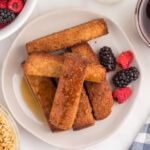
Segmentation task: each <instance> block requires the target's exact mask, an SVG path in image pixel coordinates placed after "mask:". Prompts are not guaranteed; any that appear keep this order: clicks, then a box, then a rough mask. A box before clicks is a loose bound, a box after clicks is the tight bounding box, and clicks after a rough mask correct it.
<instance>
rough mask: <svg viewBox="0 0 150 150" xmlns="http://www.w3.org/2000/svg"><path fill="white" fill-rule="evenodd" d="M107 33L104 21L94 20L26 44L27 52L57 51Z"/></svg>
mask: <svg viewBox="0 0 150 150" xmlns="http://www.w3.org/2000/svg"><path fill="white" fill-rule="evenodd" d="M107 33H108V30H107V25H106V23H105V21H104V19H96V20H93V21H90V22H87V23H84V24H81V25H79V26H75V27H72V28H70V29H66V30H64V31H60V32H58V33H54V34H51V35H47V36H45V37H42V38H39V39H36V40H34V41H31V42H29V43H27V44H26V47H27V52H28V53H32V52H41V51H45V52H52V51H57V50H60V49H64V48H67V47H71V46H73V45H76V44H79V43H82V42H85V41H88V40H91V39H94V38H96V37H99V36H102V35H105V34H107Z"/></svg>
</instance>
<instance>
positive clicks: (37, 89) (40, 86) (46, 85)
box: [22, 64, 61, 132]
mask: <svg viewBox="0 0 150 150" xmlns="http://www.w3.org/2000/svg"><path fill="white" fill-rule="evenodd" d="M22 69H23V70H24V65H23V64H22ZM25 77H26V81H27V83H28V86H29V88H30V89H31V91H32V93H33V96H34V98H35V100H36V101H37V102H38V104H39V106H40V108H41V110H42V112H43V113H44V115H45V118H46V119H47V122H48V124H49V126H50V128H51V130H52V132H58V131H61V130H60V129H58V128H56V127H55V126H53V125H52V124H51V123H50V122H49V113H50V111H51V108H52V103H53V100H54V96H55V91H56V87H55V86H54V84H53V82H52V81H51V79H50V78H48V77H39V76H30V75H26V74H25Z"/></svg>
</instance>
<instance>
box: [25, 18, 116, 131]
mask: <svg viewBox="0 0 150 150" xmlns="http://www.w3.org/2000/svg"><path fill="white" fill-rule="evenodd" d="M107 33H108V29H107V25H106V23H105V21H104V19H96V20H92V21H90V22H87V23H84V24H81V25H79V26H76V27H72V28H70V29H66V30H64V31H61V32H57V33H54V34H51V35H47V36H45V37H42V38H39V39H36V40H34V41H31V42H29V43H27V44H26V48H27V52H28V54H29V55H28V58H27V59H26V60H25V61H24V62H23V63H22V69H23V71H24V73H25V77H26V79H27V82H28V85H29V87H30V88H31V90H32V93H33V95H34V97H35V100H36V101H37V102H38V103H39V105H40V108H41V110H42V111H43V113H44V114H45V117H46V119H47V121H48V123H49V126H50V128H51V130H52V131H53V132H58V131H64V130H69V129H71V128H73V130H80V129H83V128H86V127H89V126H92V125H94V123H95V120H101V119H104V118H106V117H107V116H109V114H110V113H111V108H112V105H113V98H112V92H111V91H110V87H109V84H108V81H107V80H106V70H105V68H104V67H103V66H101V65H100V64H99V61H98V59H97V57H96V54H95V53H94V52H93V50H92V48H91V47H90V45H89V44H88V43H86V42H87V41H88V40H92V39H94V38H97V37H100V36H103V35H105V34H107ZM67 48H69V49H70V52H65V53H64V54H61V55H55V54H51V52H54V51H58V50H62V49H67Z"/></svg>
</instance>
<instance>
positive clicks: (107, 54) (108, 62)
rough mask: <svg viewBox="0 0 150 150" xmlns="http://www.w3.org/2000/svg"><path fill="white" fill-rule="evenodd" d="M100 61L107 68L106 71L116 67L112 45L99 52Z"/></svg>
mask: <svg viewBox="0 0 150 150" xmlns="http://www.w3.org/2000/svg"><path fill="white" fill-rule="evenodd" d="M99 61H100V63H101V65H103V66H104V67H105V68H106V71H107V72H109V71H113V70H115V69H116V58H115V56H114V54H113V52H112V50H111V48H110V47H107V46H104V47H103V48H101V49H100V52H99Z"/></svg>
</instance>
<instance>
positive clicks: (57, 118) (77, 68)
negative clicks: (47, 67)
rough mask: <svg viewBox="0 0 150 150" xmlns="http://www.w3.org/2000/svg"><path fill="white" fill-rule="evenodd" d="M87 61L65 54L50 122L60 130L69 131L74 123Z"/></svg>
mask: <svg viewBox="0 0 150 150" xmlns="http://www.w3.org/2000/svg"><path fill="white" fill-rule="evenodd" d="M86 67H87V60H85V59H83V58H81V57H79V56H77V55H75V54H74V55H73V54H69V53H68V54H65V61H64V65H63V69H62V72H61V75H60V78H59V83H58V87H57V90H56V94H55V98H54V102H53V106H52V110H51V113H50V122H51V123H52V124H53V125H54V126H56V127H57V128H60V129H66V130H68V129H70V128H71V127H72V125H73V123H74V120H75V117H76V113H77V110H78V105H79V101H80V95H81V91H82V87H83V81H84V78H85V71H86Z"/></svg>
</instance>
